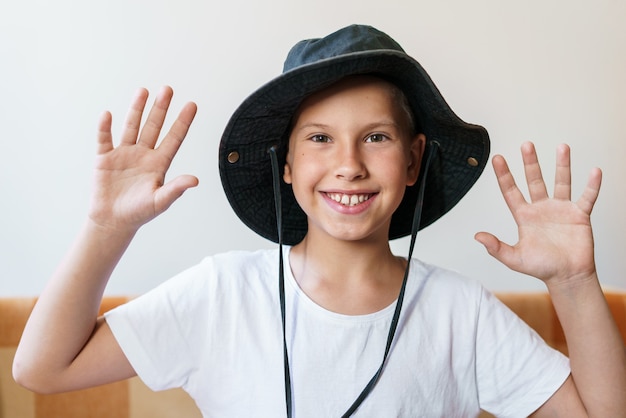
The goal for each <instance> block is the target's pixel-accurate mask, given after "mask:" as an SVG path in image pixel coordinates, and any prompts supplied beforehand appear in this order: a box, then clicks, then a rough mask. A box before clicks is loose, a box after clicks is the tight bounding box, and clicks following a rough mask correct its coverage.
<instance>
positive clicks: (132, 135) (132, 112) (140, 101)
mask: <svg viewBox="0 0 626 418" xmlns="http://www.w3.org/2000/svg"><path fill="white" fill-rule="evenodd" d="M147 100H148V90H146V89H143V88H142V89H139V90H138V91H137V93H135V97H134V98H133V101H132V103H131V105H130V108H129V109H128V113H127V114H126V120H125V122H124V130H123V131H122V140H121V143H122V144H125V145H132V144H135V143H136V142H137V136H138V135H139V128H140V126H141V116H142V115H143V110H144V108H145V107H146V101H147Z"/></svg>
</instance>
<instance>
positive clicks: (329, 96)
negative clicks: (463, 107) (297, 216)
mask: <svg viewBox="0 0 626 418" xmlns="http://www.w3.org/2000/svg"><path fill="white" fill-rule="evenodd" d="M393 89H395V87H394V86H392V85H391V84H390V83H388V82H386V81H383V80H382V79H379V78H375V77H371V76H353V77H349V78H347V79H345V80H342V81H340V82H338V83H336V84H334V85H332V86H331V87H328V88H326V89H324V90H322V91H319V92H317V93H315V94H313V95H312V96H310V97H308V98H307V99H306V100H305V101H304V102H303V103H302V105H301V106H300V108H299V109H298V112H297V113H296V115H295V119H294V121H295V122H294V126H293V129H292V131H291V135H290V138H289V152H288V154H287V160H286V164H285V173H284V177H283V178H284V180H285V182H286V183H289V184H291V185H292V187H293V192H294V194H295V197H296V200H297V201H298V203H299V204H300V206H301V207H302V209H303V210H304V212H305V213H306V214H307V217H308V223H309V235H310V234H312V233H318V232H319V233H323V234H328V235H330V236H332V237H334V238H337V239H342V240H363V239H369V238H380V239H383V238H384V240H385V241H387V237H388V232H389V224H390V222H391V215H392V214H393V212H394V211H395V210H396V208H397V207H398V205H399V204H400V202H401V201H402V197H403V196H404V190H405V187H406V186H407V185H413V184H414V183H415V182H416V181H417V176H418V174H419V168H420V162H421V158H422V152H423V149H424V143H425V137H424V135H422V134H417V135H416V134H414V133H413V131H412V127H411V125H412V124H411V122H410V120H409V117H408V115H407V112H406V111H405V109H404V108H403V106H402V105H401V101H400V99H399V97H398V94H394V90H393Z"/></svg>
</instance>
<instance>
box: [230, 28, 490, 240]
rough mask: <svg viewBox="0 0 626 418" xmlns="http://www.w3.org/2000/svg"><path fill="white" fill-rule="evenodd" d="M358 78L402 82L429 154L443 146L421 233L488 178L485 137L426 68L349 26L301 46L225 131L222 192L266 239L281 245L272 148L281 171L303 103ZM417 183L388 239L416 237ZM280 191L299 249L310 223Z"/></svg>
mask: <svg viewBox="0 0 626 418" xmlns="http://www.w3.org/2000/svg"><path fill="white" fill-rule="evenodd" d="M356 74H371V75H378V76H380V77H382V78H384V79H386V80H388V81H391V82H392V83H394V84H396V85H397V86H398V87H399V88H400V89H401V90H402V91H403V92H404V94H405V95H406V97H407V99H408V101H409V104H410V106H411V109H412V110H413V113H414V116H415V119H416V120H417V121H418V124H419V126H420V128H421V130H422V132H423V133H424V134H425V135H426V139H427V145H426V146H427V148H428V147H432V146H433V143H436V145H437V147H436V148H437V149H436V151H435V152H434V154H433V159H432V161H431V162H430V164H429V165H428V173H421V175H424V174H427V182H426V185H425V190H424V204H423V208H422V215H421V222H420V225H419V228H420V229H421V228H424V227H426V226H428V225H430V224H431V223H433V222H434V221H436V220H437V219H439V218H440V217H441V216H443V215H444V214H445V213H446V212H448V211H449V210H450V209H452V207H453V206H454V205H456V204H457V203H458V202H459V200H461V198H462V197H463V196H464V195H465V194H466V193H467V192H468V191H469V189H470V188H471V187H472V186H473V185H474V183H475V182H476V181H477V180H478V177H479V176H480V174H481V173H482V171H483V169H484V167H485V165H486V163H487V159H488V156H489V136H488V134H487V131H486V130H485V129H484V128H483V127H482V126H478V125H472V124H468V123H466V122H464V121H462V120H461V119H460V118H459V117H458V116H457V115H456V114H455V113H454V112H453V111H452V109H450V107H449V106H448V104H447V103H446V101H445V100H444V98H443V97H442V95H441V93H440V92H439V90H438V89H437V87H436V86H435V84H434V83H433V82H432V80H431V79H430V77H429V76H428V74H427V73H426V71H424V69H423V68H422V66H421V65H420V64H419V63H418V62H417V61H416V60H414V59H413V58H411V57H410V56H409V55H407V54H406V53H405V52H404V50H403V49H402V47H401V46H400V45H399V44H398V43H397V42H396V41H394V40H393V39H392V38H391V37H389V36H388V35H387V34H385V33H383V32H381V31H379V30H377V29H375V28H373V27H371V26H364V25H351V26H348V27H345V28H343V29H340V30H338V31H336V32H334V33H332V34H330V35H328V36H326V37H324V38H320V39H309V40H304V41H301V42H299V43H297V44H296V45H295V46H294V47H293V48H292V49H291V51H290V52H289V54H288V56H287V59H286V60H285V64H284V68H283V73H282V74H281V75H279V76H278V77H276V78H274V79H273V80H271V81H270V82H269V83H267V84H265V85H264V86H262V87H261V88H259V89H258V90H257V91H255V92H254V93H252V95H250V96H249V97H248V98H247V99H246V100H245V101H244V102H243V103H242V104H241V105H240V106H239V108H238V109H237V110H236V111H235V113H234V114H233V116H232V117H231V119H230V121H229V123H228V125H227V126H226V129H225V131H224V134H223V136H222V139H221V143H220V147H219V171H220V177H221V181H222V186H223V187H224V191H225V193H226V197H227V198H228V201H229V202H230V205H231V206H232V208H233V210H234V211H235V213H236V214H237V216H238V217H239V218H240V219H241V220H242V221H243V222H244V223H245V224H246V225H247V226H248V227H250V228H251V229H252V230H253V231H255V232H256V233H258V234H259V235H261V236H263V237H264V238H267V239H269V240H271V241H273V242H278V232H277V228H276V225H277V223H276V211H275V206H274V198H273V196H274V194H273V183H272V181H273V180H272V166H271V162H270V154H269V152H268V151H269V149H270V148H272V147H274V149H275V150H276V153H277V156H278V162H279V166H280V168H281V170H282V168H283V167H284V164H285V157H286V153H287V144H288V139H289V127H290V123H291V119H292V116H293V114H294V113H295V111H296V109H297V108H298V106H299V105H300V103H301V102H302V101H303V99H304V98H306V97H307V96H309V95H310V94H311V93H314V92H316V91H318V90H320V89H323V88H325V87H328V86H330V85H331V84H333V83H335V82H337V81H339V80H341V79H342V78H344V77H346V76H349V75H356ZM428 154H429V150H428V149H427V150H426V152H425V155H428ZM281 174H282V173H281ZM418 184H419V182H418V183H416V185H414V186H409V187H407V189H406V192H405V195H404V198H403V200H402V202H401V203H400V206H399V207H398V209H397V210H396V211H395V213H394V214H393V217H392V220H391V227H390V230H389V239H395V238H400V237H404V236H407V235H410V234H411V223H412V218H413V212H414V208H415V204H416V201H417V195H418V190H417V189H418V187H419V186H418ZM280 187H281V190H280V194H281V199H282V233H283V237H282V238H283V242H284V243H285V244H288V245H294V244H297V243H298V242H300V241H301V240H302V238H304V236H305V235H306V232H307V217H306V215H305V213H304V212H303V211H302V209H301V208H300V206H299V205H298V203H297V202H296V199H295V197H294V195H293V192H292V190H291V186H290V185H287V184H285V183H284V182H281V185H280Z"/></svg>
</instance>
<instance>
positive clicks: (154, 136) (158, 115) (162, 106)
mask: <svg viewBox="0 0 626 418" xmlns="http://www.w3.org/2000/svg"><path fill="white" fill-rule="evenodd" d="M173 95H174V91H173V90H172V88H171V87H169V86H165V87H163V88H162V89H161V91H159V94H158V95H157V97H156V99H155V101H154V105H152V109H150V113H149V114H148V118H147V119H146V123H144V125H143V128H142V129H141V134H140V135H139V141H138V143H139V144H142V145H145V146H147V147H149V148H154V146H155V145H156V143H157V141H158V139H159V134H160V133H161V128H162V127H163V121H165V116H166V115H167V109H168V108H169V106H170V102H171V101H172V96H173Z"/></svg>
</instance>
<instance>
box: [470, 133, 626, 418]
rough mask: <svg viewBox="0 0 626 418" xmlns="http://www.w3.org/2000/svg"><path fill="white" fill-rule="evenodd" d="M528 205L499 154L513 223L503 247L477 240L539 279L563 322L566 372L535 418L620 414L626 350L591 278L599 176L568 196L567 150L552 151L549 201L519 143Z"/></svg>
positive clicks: (624, 413) (533, 161)
mask: <svg viewBox="0 0 626 418" xmlns="http://www.w3.org/2000/svg"><path fill="white" fill-rule="evenodd" d="M522 157H523V161H524V169H525V174H526V180H527V183H528V189H529V195H530V200H531V202H530V203H529V202H527V201H526V200H525V199H524V197H523V195H522V193H521V192H520V190H519V189H518V187H517V186H516V184H515V181H514V179H513V176H512V175H511V173H510V171H509V168H508V167H507V164H506V162H505V160H504V158H502V157H501V156H496V157H494V159H493V166H494V169H495V172H496V176H497V178H498V184H499V185H500V189H501V191H502V194H503V196H504V199H505V201H506V203H507V205H508V206H509V209H510V210H511V212H512V214H513V217H514V219H515V221H516V223H517V225H518V230H519V241H518V242H517V244H515V245H514V246H510V245H507V244H505V243H503V242H501V241H500V240H498V239H497V238H496V237H494V236H493V235H491V234H488V233H484V232H481V233H478V234H477V235H476V239H477V240H478V241H479V242H481V243H482V244H483V245H484V246H485V247H486V249H487V251H488V252H489V253H490V254H491V255H492V256H494V257H495V258H496V259H498V260H499V261H501V262H502V263H504V264H505V265H506V266H508V267H509V268H511V269H513V270H515V271H519V272H522V273H525V274H529V275H531V276H534V277H537V278H538V279H540V280H542V281H543V282H544V283H545V284H546V286H547V288H548V291H549V293H550V295H551V298H552V303H553V304H554V308H555V310H556V313H557V315H558V318H559V320H560V322H561V325H562V327H563V331H564V334H565V338H566V341H567V347H568V351H569V356H570V364H571V369H572V374H571V376H570V378H569V379H568V380H567V381H566V382H565V384H564V385H563V386H562V387H561V388H560V389H559V390H558V391H557V392H556V393H555V394H554V395H553V396H552V397H551V398H550V399H549V400H548V401H547V402H546V403H545V404H544V405H543V406H542V407H541V408H539V409H538V410H537V411H536V412H535V414H534V415H533V416H537V417H542V416H551V417H575V416H599V417H609V416H610V417H626V350H625V348H624V342H623V341H622V338H621V335H620V333H619V331H618V329H617V326H616V324H615V322H614V319H613V317H612V315H611V312H610V310H609V308H608V305H607V303H606V300H605V298H604V294H603V292H602V289H601V287H600V283H599V281H598V277H597V275H596V269H595V261H594V251H593V235H592V231H591V223H590V215H591V211H592V209H593V206H594V204H595V201H596V199H597V196H598V193H599V190H600V183H601V177H602V174H601V172H600V170H598V169H595V170H593V171H592V172H591V175H590V177H589V181H588V183H587V187H586V188H585V190H584V192H583V194H582V196H581V198H580V199H579V200H578V201H576V202H573V201H572V200H571V171H570V154H569V147H567V146H566V145H562V146H560V147H559V149H558V154H557V168H556V176H555V189H554V197H553V198H549V197H548V193H547V190H546V186H545V183H544V181H543V178H542V175H541V169H540V167H539V163H538V161H537V155H536V152H535V149H534V146H533V145H532V144H531V143H527V144H524V145H523V146H522Z"/></svg>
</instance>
